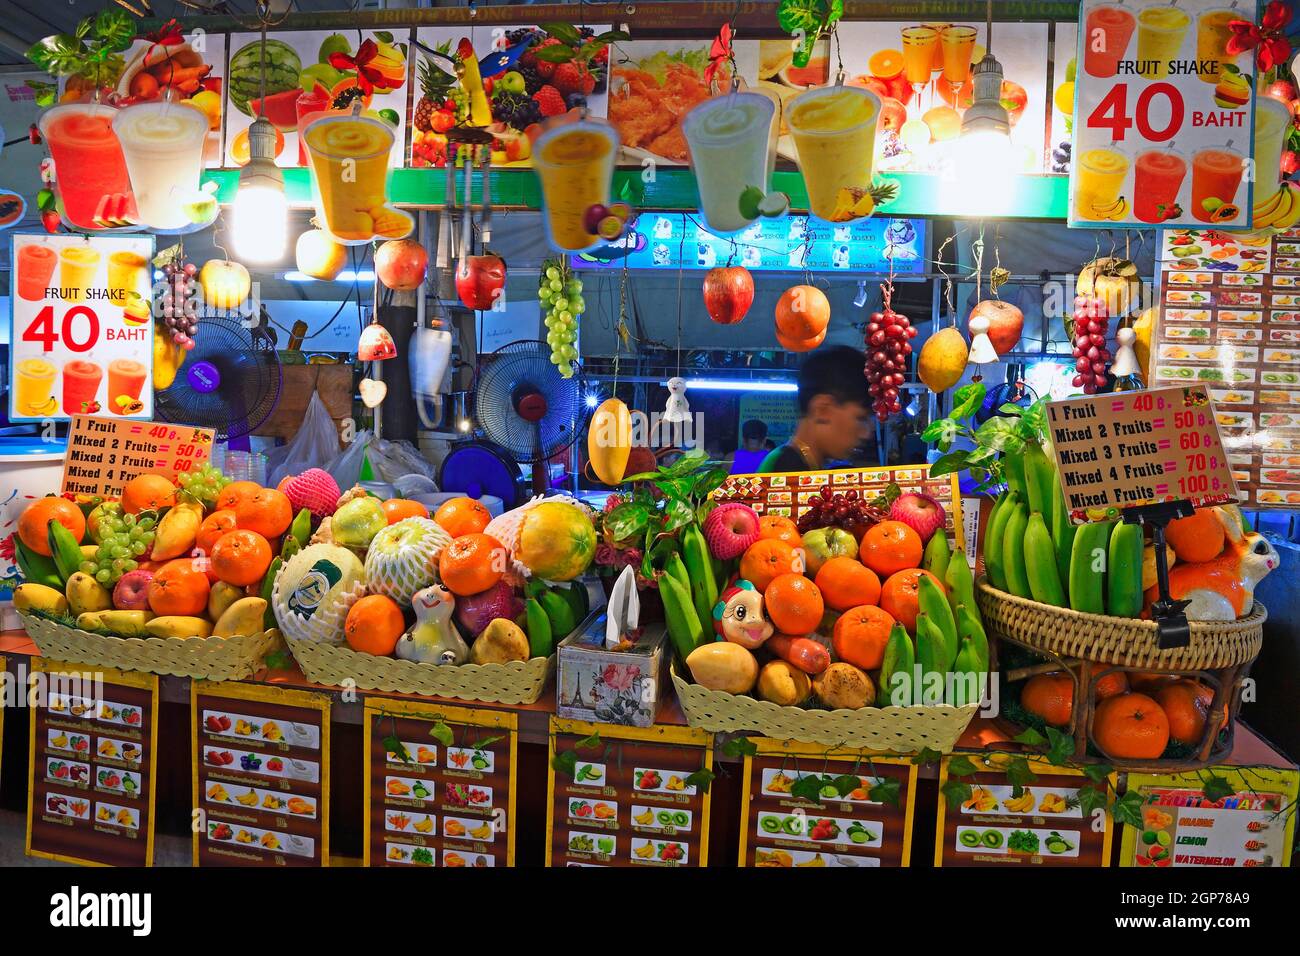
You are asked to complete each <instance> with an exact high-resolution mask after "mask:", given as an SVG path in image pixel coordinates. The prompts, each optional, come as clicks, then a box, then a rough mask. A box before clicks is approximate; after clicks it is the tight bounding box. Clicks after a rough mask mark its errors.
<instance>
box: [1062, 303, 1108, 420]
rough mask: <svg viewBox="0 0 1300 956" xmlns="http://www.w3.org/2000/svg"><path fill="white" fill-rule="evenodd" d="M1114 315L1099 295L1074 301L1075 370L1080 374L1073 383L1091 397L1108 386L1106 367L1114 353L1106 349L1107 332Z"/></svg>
mask: <svg viewBox="0 0 1300 956" xmlns="http://www.w3.org/2000/svg"><path fill="white" fill-rule="evenodd" d="M1109 326H1110V314H1109V313H1108V312H1107V310H1106V301H1105V300H1104V299H1101V298H1099V297H1097V296H1086V295H1079V296H1075V298H1074V326H1073V329H1074V367H1075V370H1076V371H1077V372H1078V374H1077V375H1075V376H1074V379H1073V381H1072V382H1071V384H1072V385H1074V387H1075V388H1082V389H1083V391H1084V392H1085V393H1086V394H1088V395H1094V394H1096V393H1097V392H1099V391H1101V389H1103V388H1105V387H1106V365H1107V363H1108V362H1110V352H1109V350H1107V348H1106V333H1107V330H1108V328H1109Z"/></svg>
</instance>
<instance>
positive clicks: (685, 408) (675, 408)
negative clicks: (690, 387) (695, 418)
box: [663, 375, 691, 423]
mask: <svg viewBox="0 0 1300 956" xmlns="http://www.w3.org/2000/svg"><path fill="white" fill-rule="evenodd" d="M663 420H664V421H666V422H670V423H676V422H689V421H690V420H691V406H690V404H689V403H688V402H687V401H686V379H684V378H682V377H681V376H678V375H674V376H673V377H672V378H670V379H669V380H668V404H667V405H666V406H665V407H664V417H663Z"/></svg>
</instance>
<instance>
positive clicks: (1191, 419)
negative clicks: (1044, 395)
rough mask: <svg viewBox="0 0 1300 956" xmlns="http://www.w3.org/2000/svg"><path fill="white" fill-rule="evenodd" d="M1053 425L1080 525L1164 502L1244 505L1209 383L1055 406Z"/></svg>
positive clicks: (1073, 516)
mask: <svg viewBox="0 0 1300 956" xmlns="http://www.w3.org/2000/svg"><path fill="white" fill-rule="evenodd" d="M1047 426H1048V430H1049V431H1050V433H1051V438H1052V451H1053V452H1054V453H1055V455H1056V463H1057V466H1058V470H1059V472H1060V475H1061V487H1062V488H1063V489H1064V491H1065V501H1066V504H1067V505H1068V506H1069V509H1070V521H1071V522H1072V523H1074V524H1088V523H1089V522H1093V521H1114V520H1115V519H1116V518H1118V517H1119V516H1120V513H1121V512H1122V511H1124V510H1126V509H1128V508H1138V507H1144V506H1146V505H1153V504H1157V503H1159V502H1163V501H1178V500H1183V499H1185V500H1188V501H1190V502H1192V504H1193V505H1194V506H1195V507H1197V508H1204V507H1207V506H1209V505H1221V504H1228V503H1231V502H1235V501H1237V485H1236V482H1234V481H1233V478H1232V472H1231V470H1230V469H1229V467H1228V459H1227V455H1226V454H1225V453H1224V451H1223V442H1222V439H1220V437H1219V425H1218V422H1217V421H1216V420H1215V411H1214V405H1213V403H1212V402H1211V401H1210V396H1209V393H1208V391H1207V390H1206V388H1205V387H1204V386H1201V385H1194V386H1190V387H1187V388H1156V389H1149V390H1147V391H1143V392H1113V393H1108V394H1105V395H1092V396H1088V397H1086V398H1072V399H1068V400H1066V401H1062V402H1049V403H1048V404H1047Z"/></svg>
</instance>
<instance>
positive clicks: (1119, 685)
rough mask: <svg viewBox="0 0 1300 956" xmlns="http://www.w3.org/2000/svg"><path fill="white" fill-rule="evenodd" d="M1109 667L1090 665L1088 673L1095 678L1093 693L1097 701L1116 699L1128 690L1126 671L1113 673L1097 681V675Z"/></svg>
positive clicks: (1105, 665)
mask: <svg viewBox="0 0 1300 956" xmlns="http://www.w3.org/2000/svg"><path fill="white" fill-rule="evenodd" d="M1109 666H1110V665H1108V664H1095V663H1094V664H1089V665H1088V673H1089V674H1090V675H1092V677H1093V681H1092V692H1093V696H1094V698H1095V699H1096V700H1105V699H1106V698H1107V697H1114V696H1115V695H1116V694H1122V693H1124V692H1125V691H1127V690H1128V674H1127V672H1125V671H1111V673H1109V674H1107V675H1106V676H1105V677H1103V678H1101V680H1097V679H1096V675H1097V674H1099V673H1100V672H1101V671H1104V670H1106V669H1107V667H1109Z"/></svg>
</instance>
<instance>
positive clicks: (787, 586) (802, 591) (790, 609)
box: [763, 539, 826, 635]
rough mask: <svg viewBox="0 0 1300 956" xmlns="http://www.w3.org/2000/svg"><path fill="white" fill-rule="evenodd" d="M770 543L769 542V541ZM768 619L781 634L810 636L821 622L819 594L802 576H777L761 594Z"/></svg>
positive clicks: (821, 612) (824, 607)
mask: <svg viewBox="0 0 1300 956" xmlns="http://www.w3.org/2000/svg"><path fill="white" fill-rule="evenodd" d="M769 540H772V539H769ZM763 605H764V607H766V608H767V614H768V617H770V618H771V619H772V623H773V624H775V625H776V629H777V630H778V631H780V632H781V633H782V634H795V635H799V634H811V633H812V632H813V631H815V630H817V625H819V624H820V623H821V622H822V615H823V614H825V613H826V604H825V602H824V601H823V600H822V592H821V591H819V590H818V589H817V585H815V584H813V582H812V581H810V580H809V579H808V578H806V577H804V576H803V575H802V574H795V573H787V574H778V575H777V576H776V577H774V578H773V579H772V581H771V583H769V584H768V586H767V590H766V591H764V592H763Z"/></svg>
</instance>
